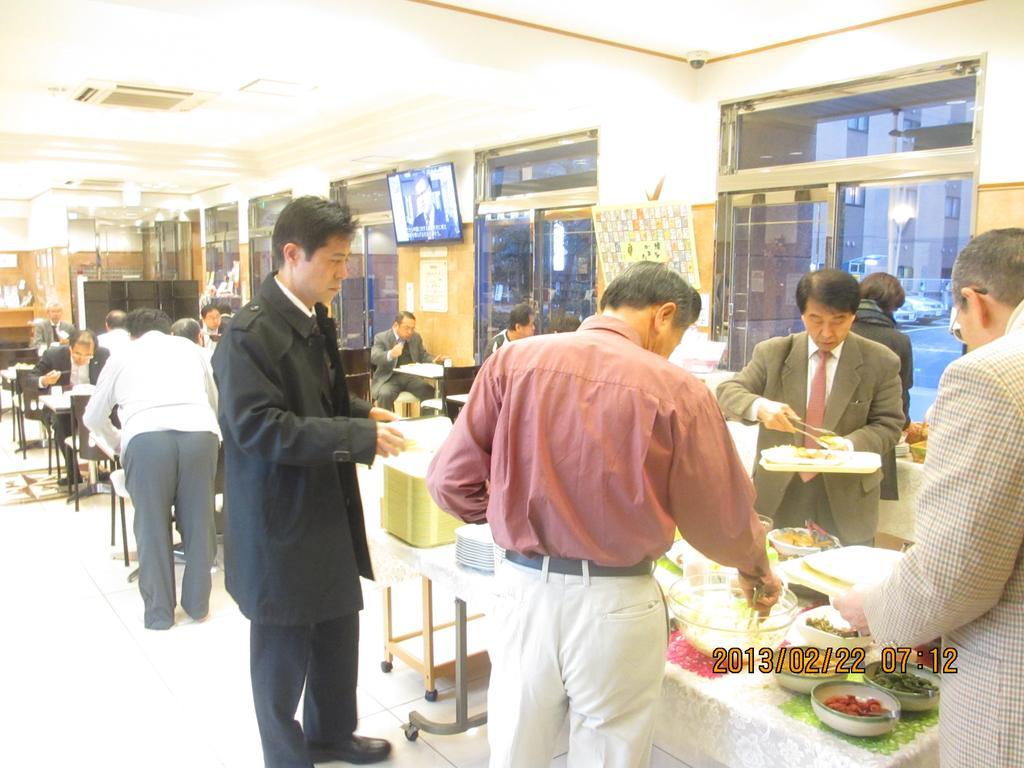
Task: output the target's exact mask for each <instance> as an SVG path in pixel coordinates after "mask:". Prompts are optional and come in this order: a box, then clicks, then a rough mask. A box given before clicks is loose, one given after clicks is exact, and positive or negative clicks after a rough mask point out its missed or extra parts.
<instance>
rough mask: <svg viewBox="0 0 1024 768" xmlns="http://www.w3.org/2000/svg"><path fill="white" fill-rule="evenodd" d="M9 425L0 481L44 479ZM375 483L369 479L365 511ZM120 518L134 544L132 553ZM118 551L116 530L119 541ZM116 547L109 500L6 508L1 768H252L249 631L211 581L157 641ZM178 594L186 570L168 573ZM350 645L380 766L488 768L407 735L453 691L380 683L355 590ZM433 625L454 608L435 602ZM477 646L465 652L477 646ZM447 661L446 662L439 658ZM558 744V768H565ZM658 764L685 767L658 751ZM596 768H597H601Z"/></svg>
mask: <svg viewBox="0 0 1024 768" xmlns="http://www.w3.org/2000/svg"><path fill="white" fill-rule="evenodd" d="M10 426H11V424H10V418H9V416H8V414H6V413H5V414H4V418H3V420H2V421H0V471H3V472H7V471H13V470H16V469H22V468H35V467H39V466H40V465H42V466H44V467H45V464H46V454H45V452H44V451H42V450H38V449H37V450H35V451H29V454H28V458H27V460H22V458H21V455H20V454H15V453H14V452H13V448H12V445H11V439H10V438H11V431H10ZM374 479H375V478H374V476H373V475H372V474H371V475H370V476H369V477H367V478H365V481H364V495H365V496H366V497H367V502H368V503H370V502H372V500H373V499H374V493H375V489H374ZM130 530H131V521H130V520H129V540H130V544H131V546H132V547H133V546H134V542H132V541H131V533H130ZM118 537H120V532H118ZM119 552H120V539H118V544H117V546H116V547H111V546H110V506H109V499H108V497H106V496H97V497H92V498H89V499H86V500H85V501H84V502H83V504H82V509H81V511H80V512H78V513H76V512H75V511H74V505H72V504H66V503H65V502H64V501H63V500H57V501H49V502H38V503H29V504H21V505H17V506H8V507H4V508H3V509H0V585H2V586H0V611H2V613H3V616H4V622H3V624H4V629H3V633H2V634H3V639H2V641H0V647H2V648H3V652H2V653H0V681H2V682H0V686H2V689H3V694H2V701H3V702H4V707H3V709H4V710H6V711H5V714H4V716H3V720H4V724H5V728H4V729H3V731H4V736H3V738H0V765H5V766H23V765H30V764H31V765H58V764H59V765H65V764H66V765H74V766H94V765H95V766H99V765H103V766H130V765H139V766H146V768H158V767H159V766H185V765H187V766H188V767H189V768H206V767H207V766H210V767H211V768H212V767H213V766H231V767H232V768H234V767H235V766H238V768H242V767H243V766H244V767H245V768H254V767H255V766H260V765H262V758H261V752H260V747H259V739H258V736H257V732H256V721H255V715H254V713H253V707H252V699H251V693H250V688H249V672H248V623H247V621H246V620H245V619H244V618H243V617H242V616H241V614H240V613H239V611H238V608H237V606H235V604H234V602H233V601H232V599H231V598H230V597H229V596H228V594H227V593H226V592H225V590H224V579H223V572H221V571H218V572H217V573H216V575H215V577H214V591H213V596H212V600H211V612H210V617H209V619H208V620H207V621H206V622H204V623H202V624H195V623H193V622H192V621H191V620H190V619H188V617H187V616H185V615H184V614H183V613H182V612H181V610H180V608H179V611H178V623H177V624H176V626H175V627H174V628H173V629H171V630H170V631H167V632H153V631H147V630H145V629H144V628H143V626H142V600H141V598H140V596H139V593H138V589H137V588H136V585H135V584H129V583H128V582H127V579H126V576H127V573H128V569H126V568H125V567H124V566H123V564H122V563H121V561H120V560H119V559H115V555H116V554H117V553H119ZM178 578H179V583H180V578H181V569H180V568H179V569H178ZM419 594H420V593H419V584H418V582H417V581H413V582H409V583H406V584H404V585H401V586H400V587H399V588H398V589H396V593H395V597H394V602H395V606H396V608H395V612H396V614H397V615H399V616H401V617H410V618H409V619H408V621H415V618H416V617H417V615H418V611H419ZM364 598H365V603H366V609H365V611H364V612H363V614H362V633H361V641H360V686H359V706H360V717H361V720H360V723H359V731H360V732H361V733H363V734H366V735H372V736H378V737H383V738H387V739H389V740H390V741H391V743H392V746H393V752H392V756H391V759H390V760H389V761H388V762H386V763H381V765H388V766H430V767H433V766H437V767H439V768H451V766H457V767H458V768H483V766H486V765H487V755H488V750H487V728H486V726H484V727H482V728H479V729H476V730H475V731H474V732H470V733H466V734H462V735H459V736H432V735H430V734H426V733H423V734H421V735H420V738H419V739H418V740H417V741H415V742H409V741H407V740H406V739H405V737H404V735H403V732H402V730H401V726H402V724H403V723H404V722H405V721H406V719H407V716H408V713H409V711H410V710H412V709H415V710H418V711H419V712H421V713H422V714H424V715H426V716H428V717H432V718H435V719H442V720H443V719H451V718H452V717H453V713H454V698H453V692H452V685H453V681H451V680H442V681H440V683H439V684H438V689H439V691H440V697H439V700H438V701H437V702H436V703H428V702H426V701H425V700H424V699H423V681H422V678H421V677H420V676H419V675H418V674H417V673H415V672H414V671H413V670H412V669H410V668H409V667H407V666H405V665H403V664H402V663H401V662H400V661H397V660H396V661H395V665H394V670H393V671H392V672H391V673H390V674H384V673H383V672H382V671H381V669H380V661H381V658H382V656H381V644H382V639H381V638H382V622H381V608H380V604H381V603H380V596H379V592H378V590H377V588H376V586H374V585H373V584H370V583H365V584H364ZM435 604H436V605H437V613H438V620H439V621H443V620H444V619H445V615H446V611H450V609H448V608H447V606H450V605H451V600H450V599H449V598H448V597H447V596H445V595H444V594H443V592H441V591H440V590H438V589H436V588H435ZM471 644H472V638H471ZM439 650H440V652H441V654H443V653H445V652H448V651H446V649H445V648H444V644H442V647H441V649H439ZM485 696H486V680H485V679H476V680H474V681H473V682H472V686H471V697H470V711H471V712H473V711H476V707H478V706H482V705H483V704H484V702H485ZM567 745H568V741H567V736H566V734H565V733H564V732H563V734H562V736H561V737H560V740H559V747H558V750H557V751H558V753H561V754H560V755H559V756H557V757H555V759H554V760H553V762H552V765H553V766H565V765H566V758H565V755H564V752H565V750H566V749H567ZM651 765H652V766H657V768H678V767H679V766H683V763H680V762H678V761H676V760H674V759H673V758H671V757H669V756H668V755H666V754H665V753H663V752H660V751H659V750H655V755H654V758H653V759H652V762H651ZM595 768H596V767H595Z"/></svg>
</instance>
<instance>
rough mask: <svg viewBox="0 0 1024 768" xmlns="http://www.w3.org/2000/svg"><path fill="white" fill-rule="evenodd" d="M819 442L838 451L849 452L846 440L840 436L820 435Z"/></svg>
mask: <svg viewBox="0 0 1024 768" xmlns="http://www.w3.org/2000/svg"><path fill="white" fill-rule="evenodd" d="M818 440H820V441H821V442H823V443H825V444H826V445H828V446H829V447H831V448H833V449H835V450H837V451H845V450H847V449H848V448H847V445H846V440H845V439H843V438H842V437H840V436H839V435H818Z"/></svg>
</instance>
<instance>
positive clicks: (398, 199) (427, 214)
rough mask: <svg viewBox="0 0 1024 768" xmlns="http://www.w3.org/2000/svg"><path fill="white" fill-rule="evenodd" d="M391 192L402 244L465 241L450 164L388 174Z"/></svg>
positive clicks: (396, 234) (398, 240) (393, 211)
mask: <svg viewBox="0 0 1024 768" xmlns="http://www.w3.org/2000/svg"><path fill="white" fill-rule="evenodd" d="M388 193H389V194H390V197H391V213H392V216H393V217H394V220H395V240H396V241H397V242H398V244H399V245H410V244H419V243H440V242H450V241H459V240H462V218H461V217H460V216H459V201H458V198H457V197H456V195H455V166H454V165H452V164H451V163H441V164H440V165H432V166H430V167H429V168H418V169H416V170H412V171H401V172H399V173H392V174H389V175H388Z"/></svg>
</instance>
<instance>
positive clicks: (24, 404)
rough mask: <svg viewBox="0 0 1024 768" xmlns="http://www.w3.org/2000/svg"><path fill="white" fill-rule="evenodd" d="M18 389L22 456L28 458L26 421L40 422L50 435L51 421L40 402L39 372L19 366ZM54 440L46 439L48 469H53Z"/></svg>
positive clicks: (58, 468) (48, 470) (58, 453)
mask: <svg viewBox="0 0 1024 768" xmlns="http://www.w3.org/2000/svg"><path fill="white" fill-rule="evenodd" d="M15 375H16V376H17V381H16V385H15V386H16V389H17V398H18V432H19V433H20V435H21V444H20V446H19V448H20V450H21V458H23V459H24V458H27V454H28V440H26V439H25V421H26V419H27V420H28V421H36V422H39V429H40V430H41V431H42V433H43V434H44V435H45V436H47V437H49V435H50V422H49V419H47V418H46V411H45V409H44V408H43V406H42V404H41V403H40V402H39V395H40V394H41V393H42V390H40V388H39V374H37V373H35V372H34V371H32V370H31V369H28V368H19V369H18V371H17V373H16V374H15ZM53 448H54V445H53V440H49V439H48V440H47V441H46V471H47V472H52V471H53ZM57 479H58V480H60V451H57Z"/></svg>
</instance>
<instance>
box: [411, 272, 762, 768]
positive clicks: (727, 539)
mask: <svg viewBox="0 0 1024 768" xmlns="http://www.w3.org/2000/svg"><path fill="white" fill-rule="evenodd" d="M601 310H602V313H601V314H600V315H595V316H594V317H590V318H588V319H587V320H586V321H585V322H584V323H583V325H582V326H580V329H579V331H577V332H576V333H566V334H557V335H551V336H540V337H533V338H529V339H523V340H521V341H519V342H517V343H515V344H506V345H504V346H503V347H501V348H500V349H499V350H498V351H497V352H495V353H494V354H493V355H492V356H491V357H490V358H488V360H487V362H486V363H485V364H484V366H483V367H482V368H481V370H480V373H479V375H478V376H477V379H476V382H475V383H474V385H473V389H472V391H471V392H470V395H469V402H468V404H467V405H466V407H465V408H464V409H463V411H462V413H461V415H460V417H459V419H458V421H456V422H455V427H454V429H453V431H452V433H451V435H450V436H449V438H448V440H447V441H446V442H445V444H444V445H443V446H442V448H441V450H440V451H439V453H438V455H437V456H436V457H435V458H434V460H433V462H432V463H431V466H430V470H429V473H428V476H427V486H428V488H429V490H430V493H431V495H432V496H433V497H434V499H435V501H437V503H438V504H439V505H440V506H441V507H442V508H443V509H446V510H448V511H449V512H451V513H452V514H453V515H456V516H457V517H460V518H461V519H463V520H465V521H467V522H472V523H477V522H484V521H485V520H486V521H488V522H489V523H490V524H491V530H492V531H493V534H494V540H495V542H496V543H497V544H498V545H500V546H501V547H504V548H505V549H506V556H505V557H506V559H505V560H504V561H503V562H502V563H501V564H500V566H499V567H498V570H497V573H496V579H497V582H498V585H499V587H498V595H499V596H498V597H497V599H496V601H495V605H494V608H493V609H492V610H491V611H490V615H489V618H490V624H491V627H492V639H491V642H490V644H489V648H488V650H489V652H490V655H491V681H490V690H489V692H488V738H489V741H490V747H491V766H492V768H493V767H494V766H524V767H530V768H532V766H537V765H547V764H548V763H549V762H550V760H551V757H552V751H553V749H554V741H555V738H556V737H557V735H558V731H559V729H560V728H561V725H562V721H563V719H564V717H565V713H566V711H568V712H569V717H570V726H571V737H570V739H571V740H570V747H569V752H570V762H571V763H573V764H579V765H595V766H597V765H604V766H616V767H617V768H618V767H620V766H646V765H647V764H648V762H649V759H650V751H651V740H652V736H653V730H654V715H655V711H656V705H657V702H658V698H659V696H660V693H661V681H662V678H663V676H664V671H665V645H666V638H667V634H668V633H667V627H666V612H665V606H664V602H663V599H662V596H661V592H660V590H659V588H658V585H657V583H656V582H655V580H654V578H653V576H652V575H651V570H652V561H653V560H654V559H656V558H658V557H659V556H660V555H661V554H663V553H664V552H665V551H666V550H667V549H668V548H669V547H670V546H671V544H672V541H673V537H674V532H675V529H676V528H677V527H678V528H679V530H680V531H681V532H682V534H683V536H684V537H685V538H686V539H687V540H688V541H689V542H690V543H691V544H693V545H694V546H695V547H696V548H697V549H699V550H700V551H702V552H703V553H704V554H706V555H707V556H709V557H711V558H712V559H714V560H716V561H717V562H719V563H722V564H724V565H729V566H735V567H736V568H737V569H738V570H739V572H740V574H741V575H740V579H741V583H742V584H743V586H744V589H745V590H746V591H747V593H748V595H752V594H753V590H754V588H755V587H760V588H761V589H760V592H759V594H760V595H761V597H760V599H759V603H758V607H759V609H761V610H767V609H769V608H770V606H771V605H772V604H773V603H774V602H775V600H776V599H777V598H778V593H779V582H778V579H777V578H776V577H775V576H774V575H773V574H772V573H771V571H770V570H769V568H768V560H767V557H766V554H765V544H764V530H763V528H762V526H761V524H760V523H759V522H758V519H757V516H756V515H755V513H754V511H753V500H754V491H753V487H752V485H751V483H750V479H749V478H748V477H747V474H746V472H745V470H744V468H743V465H742V464H741V463H740V461H739V458H738V457H737V455H736V450H735V448H734V447H733V444H732V440H731V438H730V436H729V433H728V430H727V429H726V426H725V420H724V419H723V418H722V414H721V412H720V411H719V409H718V405H717V404H716V402H715V399H714V397H713V396H712V394H711V392H710V391H709V390H708V389H707V388H706V387H705V386H704V385H703V384H702V383H701V382H700V381H698V380H697V379H696V378H694V377H693V376H691V375H690V374H688V373H686V372H684V371H683V370H682V369H681V368H678V367H676V366H674V365H672V364H670V363H669V362H668V360H667V358H668V356H669V354H670V353H671V352H672V350H673V349H674V348H675V347H676V345H677V344H678V343H679V340H680V339H681V338H682V335H683V332H684V331H685V330H686V328H687V326H689V325H690V324H691V323H692V322H693V321H694V320H695V319H696V317H697V314H698V312H699V310H700V297H699V295H698V294H697V292H696V291H694V290H693V288H691V287H690V286H689V285H687V283H686V281H685V280H683V278H682V277H680V276H679V275H678V274H676V273H675V272H673V271H671V270H669V269H667V268H666V267H665V266H663V265H661V264H655V263H650V262H645V263H640V264H637V265H634V266H632V267H630V268H629V269H627V270H626V271H625V272H624V273H623V274H622V275H620V276H619V277H618V278H616V279H615V280H613V281H612V282H611V283H610V284H609V285H608V288H607V290H606V291H605V293H604V296H603V297H602V298H601Z"/></svg>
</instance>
